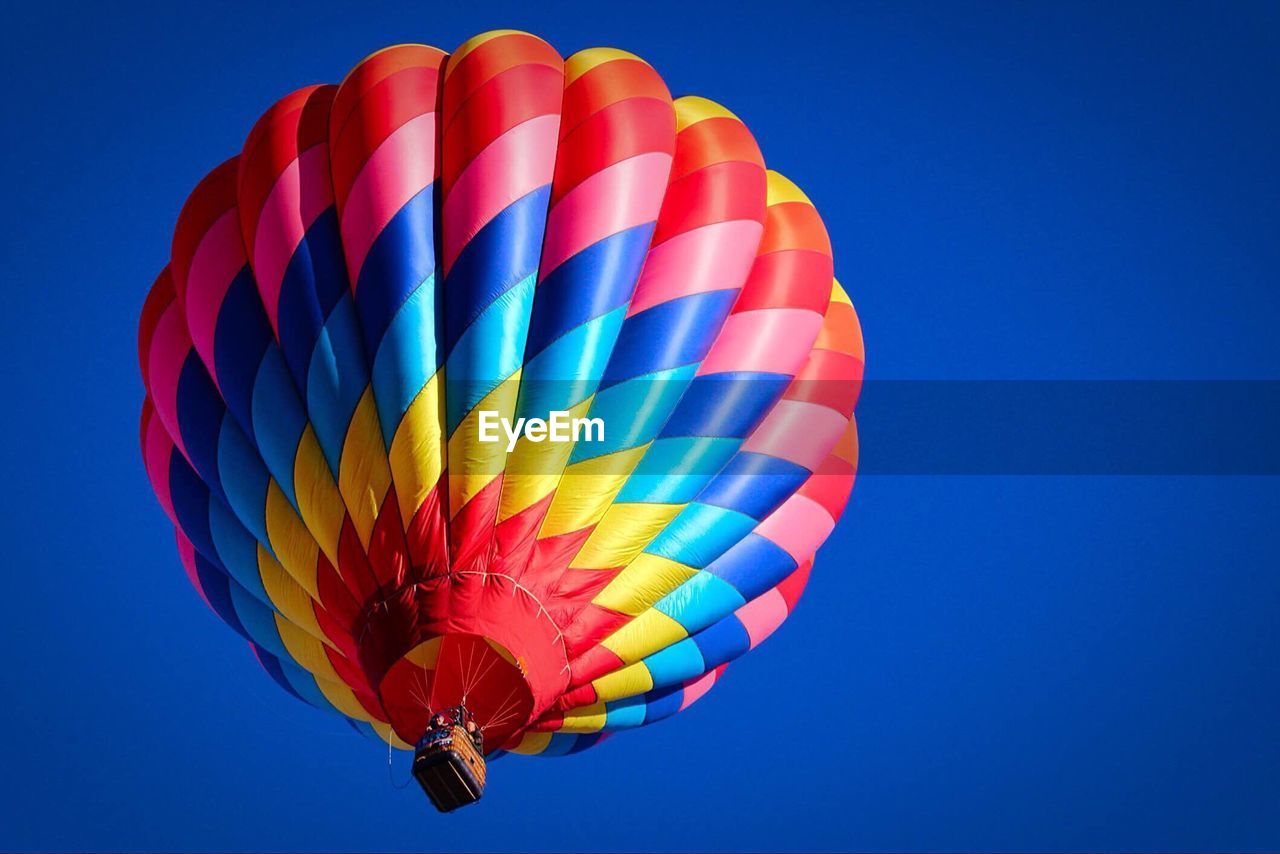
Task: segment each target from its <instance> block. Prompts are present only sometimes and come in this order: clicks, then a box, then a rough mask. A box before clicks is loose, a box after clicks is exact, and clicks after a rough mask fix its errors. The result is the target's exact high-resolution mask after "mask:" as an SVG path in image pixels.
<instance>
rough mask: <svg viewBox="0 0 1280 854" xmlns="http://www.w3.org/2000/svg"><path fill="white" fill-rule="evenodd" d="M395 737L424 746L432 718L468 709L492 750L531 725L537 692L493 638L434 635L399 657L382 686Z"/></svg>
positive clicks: (485, 742) (484, 741)
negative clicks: (457, 709)
mask: <svg viewBox="0 0 1280 854" xmlns="http://www.w3.org/2000/svg"><path fill="white" fill-rule="evenodd" d="M379 693H380V694H381V696H382V704H383V707H384V708H385V709H386V712H387V714H388V716H389V717H390V722H391V726H392V728H393V729H394V730H395V733H396V735H398V736H399V737H400V738H401V739H403V740H404V741H406V742H408V743H409V744H419V743H420V742H421V740H422V739H423V737H424V736H426V735H428V734H429V733H430V731H431V729H432V718H433V716H435V715H437V714H439V713H442V712H446V711H448V710H451V709H455V708H459V707H460V708H462V709H465V712H466V715H467V716H468V718H469V719H471V720H473V721H474V722H475V725H476V727H477V729H478V731H479V733H480V735H481V736H482V738H483V744H484V750H486V751H489V752H492V751H494V750H497V749H499V748H501V747H502V746H503V745H505V744H506V743H507V742H509V741H510V740H511V739H512V737H513V736H515V735H516V734H517V733H518V732H519V731H520V730H522V729H523V728H524V727H525V726H526V725H527V724H528V723H529V718H530V716H531V714H532V712H533V706H534V702H533V693H532V691H531V690H530V688H529V684H528V682H527V681H526V678H525V673H524V668H523V667H522V665H521V662H520V659H519V658H518V657H517V656H515V655H514V654H512V653H511V651H510V650H508V649H507V648H506V647H505V646H503V645H502V644H500V643H498V642H497V641H495V640H493V639H492V638H489V637H486V636H484V635H478V634H466V633H449V634H444V635H438V636H436V637H432V638H429V639H427V640H425V641H423V642H421V643H419V644H418V645H417V646H415V647H414V648H413V649H411V650H409V651H408V652H407V653H405V654H404V655H403V656H401V657H400V659H399V660H398V661H396V663H395V664H393V665H392V666H391V668H390V670H388V671H387V674H386V676H385V677H384V678H383V681H382V684H381V686H380V688H379Z"/></svg>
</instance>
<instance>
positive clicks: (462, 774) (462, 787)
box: [413, 712, 485, 812]
mask: <svg viewBox="0 0 1280 854" xmlns="http://www.w3.org/2000/svg"><path fill="white" fill-rule="evenodd" d="M464 717H465V712H462V714H460V715H458V716H457V717H456V718H451V719H450V720H449V721H448V722H446V723H444V724H443V725H433V726H432V728H431V729H429V730H427V733H426V734H425V735H424V736H423V737H422V740H421V741H419V742H418V748H417V751H416V752H415V753H414V755H413V776H414V778H415V779H416V780H417V781H418V785H420V786H422V790H423V791H424V792H426V794H427V797H428V798H430V799H431V803H432V804H434V805H435V808H436V809H438V810H439V811H440V812H453V811H454V810H456V809H458V808H459V807H465V806H466V805H467V804H474V803H475V802H476V801H478V800H480V796H481V795H483V794H484V784H485V762H484V756H483V755H482V754H481V750H482V749H483V748H482V747H481V739H480V737H479V734H478V732H468V731H467V729H466V727H465V724H464Z"/></svg>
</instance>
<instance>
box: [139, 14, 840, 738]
mask: <svg viewBox="0 0 1280 854" xmlns="http://www.w3.org/2000/svg"><path fill="white" fill-rule="evenodd" d="M139 325H140V329H139V357H140V360H141V366H142V375H143V380H144V383H145V386H146V390H147V396H146V400H145V401H144V403H143V410H142V447H143V455H144V458H145V463H146V468H147V471H148V474H149V476H150V478H151V482H152V484H153V485H154V488H155V492H156V495H157V496H158V497H159V500H160V503H161V505H162V506H163V508H164V510H165V512H166V513H167V514H168V516H169V518H170V519H171V520H172V522H173V525H174V528H175V530H176V534H177V544H178V554H179V556H180V558H181V561H182V564H183V566H184V567H185V568H186V571H187V574H188V576H189V577H190V579H191V582H192V583H193V584H194V585H195V587H196V589H197V590H198V591H199V593H200V595H201V596H202V597H203V599H204V600H205V602H206V603H207V604H208V605H209V607H210V608H211V609H212V610H213V611H214V612H215V613H216V614H217V615H218V617H220V618H221V619H222V620H223V621H225V622H226V623H227V624H228V625H230V626H231V627H232V628H233V629H234V630H235V631H236V632H238V633H239V634H240V635H242V636H243V637H244V638H245V639H246V640H247V641H248V643H249V646H250V647H251V649H252V651H253V654H254V656H255V657H256V658H257V660H258V661H259V663H260V664H261V665H262V667H263V668H265V670H266V671H267V672H268V673H269V674H270V675H271V676H272V677H273V678H274V680H275V681H276V682H278V683H279V684H280V685H281V686H282V687H283V688H284V689H285V690H286V691H289V692H290V693H292V694H294V695H296V696H297V697H299V698H301V699H302V700H304V701H306V702H308V703H310V704H312V705H314V706H317V707H320V708H322V709H325V710H329V711H332V712H335V713H336V714H339V715H342V716H344V717H345V718H346V719H348V720H349V721H351V723H352V724H353V726H355V727H356V728H357V729H359V730H361V731H364V732H366V733H368V734H371V735H372V734H376V736H378V737H380V738H382V739H384V740H386V741H387V742H389V743H391V744H393V745H395V746H398V747H406V746H410V745H412V744H414V743H415V742H416V741H417V740H418V739H419V738H420V737H421V736H422V735H423V732H424V731H425V730H426V728H427V727H428V725H429V721H430V718H431V715H432V714H433V712H434V711H436V710H439V709H442V708H446V707H450V706H454V705H457V704H464V705H465V706H466V708H467V709H469V710H470V711H471V712H473V713H474V715H475V719H476V721H477V722H478V724H479V725H480V727H481V729H482V730H483V732H484V736H485V744H486V747H487V749H489V750H490V751H491V752H492V751H495V750H507V751H515V752H519V753H527V754H541V755H561V754H565V753H570V752H574V751H578V750H582V749H584V748H586V747H590V746H591V745H593V744H595V743H597V742H599V741H600V740H601V739H602V738H604V737H605V736H606V735H607V734H609V733H612V732H614V731H617V730H622V729H630V728H633V727H639V726H644V725H646V724H649V723H653V722H654V721H657V720H660V719H662V718H665V717H668V716H669V715H671V714H673V713H675V712H678V711H680V710H681V709H684V708H686V707H687V706H689V705H690V704H691V703H693V702H694V701H695V700H697V699H698V698H700V697H702V696H703V695H704V694H705V693H706V692H707V691H708V689H709V688H710V687H711V686H712V685H713V684H714V683H715V681H716V680H717V679H719V678H720V677H721V675H722V674H723V673H724V670H725V667H726V665H727V664H728V663H729V662H730V661H732V660H733V659H735V658H737V657H738V656H740V655H742V654H743V653H745V652H747V651H748V650H750V649H752V648H753V647H755V646H756V645H758V644H759V643H760V642H761V641H763V640H764V639H765V638H766V637H768V636H769V635H770V634H771V633H772V632H773V631H774V630H775V629H777V628H778V626H779V625H780V624H781V623H782V622H783V620H785V619H786V618H787V616H788V615H789V614H790V613H791V611H792V610H793V609H794V608H795V606H796V602H797V599H798V598H799V596H800V594H801V592H802V591H803V589H804V587H805V583H806V581H807V580H808V577H809V571H810V567H811V566H812V563H813V559H814V553H815V551H816V550H817V549H818V547H819V546H820V545H821V544H822V542H823V541H824V540H825V539H826V537H827V536H828V534H829V533H830V532H831V530H832V528H833V527H834V525H835V523H836V520H837V519H838V518H839V517H840V515H841V512H842V511H843V509H844V506H845V503H846V501H847V499H848V496H849V492H850V489H851V488H852V485H853V480H854V472H855V469H856V465H857V438H856V431H855V427H854V420H853V409H854V404H855V402H856V400H857V397H858V392H859V389H860V385H861V381H862V372H863V349H862V337H861V332H860V330H859V326H858V320H857V317H856V315H855V314H854V311H853V306H852V305H851V304H850V301H849V298H848V296H847V295H846V293H845V291H844V290H843V289H842V288H841V286H840V285H839V283H837V282H836V281H835V280H834V277H833V266H832V258H831V245H830V241H829V239H828V236H827V232H826V230H825V228H824V227H823V224H822V221H821V219H820V218H819V216H818V213H817V211H816V210H815V209H814V207H813V205H812V204H811V203H810V201H809V199H808V198H807V197H806V196H805V194H804V193H803V192H801V190H800V189H799V188H797V187H796V186H795V185H794V184H792V183H791V182H790V181H788V180H787V179H786V178H784V177H783V176H782V175H780V174H778V173H776V172H773V171H770V170H768V169H766V167H765V162H764V159H763V157H762V155H761V153H760V149H759V148H758V146H757V144H756V140H755V139H754V138H753V137H752V135H751V133H750V132H749V131H748V130H747V128H746V127H745V126H744V125H743V124H742V122H741V121H739V120H738V119H737V118H736V117H735V116H734V114H733V113H731V112H729V110H727V109H725V108H724V107H722V106H720V105H719V104H716V103H714V102H712V101H708V100H706V99H703V98H697V97H683V98H677V99H674V100H673V99H672V97H671V95H670V93H669V92H668V90H667V87H666V86H665V84H664V83H663V81H662V78H661V77H659V76H658V74H657V72H655V71H654V69H653V68H651V67H650V66H649V65H648V64H646V63H645V62H644V61H643V60H641V59H639V58H638V57H635V56H633V55H631V54H629V53H625V52H623V51H620V50H615V49H611V48H593V49H590V50H584V51H582V52H580V53H577V54H574V55H573V56H571V57H569V58H568V59H567V60H566V59H563V58H562V57H561V56H560V55H559V54H558V53H557V52H556V51H555V50H553V49H552V48H551V47H550V46H549V45H548V44H547V43H545V42H543V41H542V40H540V39H538V38H536V37H534V36H532V35H529V34H527V33H521V32H515V31H509V30H503V31H496V32H490V33H485V34H483V35H480V36H477V37H475V38H473V39H471V40H469V41H467V42H466V43H465V44H463V45H462V46H461V47H459V48H458V49H457V50H456V51H455V52H454V53H452V54H446V53H444V52H442V51H440V50H437V49H435V48H432V47H427V46H424V45H399V46H396V47H391V48H387V49H385V50H382V51H379V52H378V53H375V54H373V55H372V56H370V57H369V58H367V59H366V60H364V61H363V62H361V63H360V64H359V65H357V66H356V67H355V68H354V69H353V70H352V71H351V72H350V74H348V75H347V77H346V79H345V80H344V81H343V82H342V83H341V84H340V85H338V86H331V85H327V86H312V87H308V88H305V89H301V90H299V91H297V92H294V93H292V94H290V95H287V96H286V97H284V98H282V99H281V100H280V101H279V102H277V103H276V104H275V105H274V106H272V107H271V108H270V109H269V110H267V112H266V113H265V114H264V115H263V116H262V118H261V119H260V120H259V121H258V123H257V125H256V126H255V127H254V128H253V129H252V130H251V131H250V133H249V134H248V137H247V138H246V140H245V143H244V147H243V149H242V150H241V151H240V153H239V154H238V155H236V156H235V157H233V158H231V159H230V160H228V161H226V162H225V163H223V164H222V165H221V166H219V167H217V168H216V169H214V170H213V171H212V172H211V173H209V175H208V176H207V177H206V178H205V179H204V180H203V181H201V182H200V184H199V185H198V186H197V187H196V188H195V190H194V191H193V192H192V194H191V196H190V198H189V199H188V201H187V203H186V205H185V206H184V207H183V209H182V212H181V215H180V216H179V218H178V222H177V226H176V229H175V232H174V236H173V245H172V252H171V255H170V259H169V263H168V265H167V266H166V267H165V269H164V270H163V271H162V272H161V273H160V275H159V277H158V278H157V279H156V281H155V283H154V285H153V286H152V288H151V291H150V293H149V295H148V296H147V299H146V302H145V305H144V307H143V309H142V315H141V320H140V324H139ZM557 418H561V419H563V420H562V421H560V422H557ZM557 423H559V426H560V427H565V429H563V430H560V429H558V428H557ZM522 425H523V428H522ZM538 425H540V426H538ZM566 425H568V426H567V427H566ZM570 428H572V429H570ZM579 428H581V429H579Z"/></svg>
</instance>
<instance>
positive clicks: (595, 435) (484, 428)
mask: <svg viewBox="0 0 1280 854" xmlns="http://www.w3.org/2000/svg"><path fill="white" fill-rule="evenodd" d="M499 430H501V432H499ZM503 436H505V437H506V439H507V453H511V452H512V451H514V450H515V448H516V443H517V442H518V441H520V437H521V436H523V437H524V438H526V439H528V440H529V441H530V442H578V441H587V442H603V441H604V419H603V418H572V417H570V415H569V413H568V412H565V411H564V410H563V409H555V410H552V411H551V413H550V417H549V418H517V419H516V421H515V424H512V423H511V419H510V418H504V417H503V416H502V415H501V414H499V413H497V412H493V411H492V410H488V409H482V410H480V441H481V442H484V443H486V444H492V443H494V442H500V441H502V437H503Z"/></svg>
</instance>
